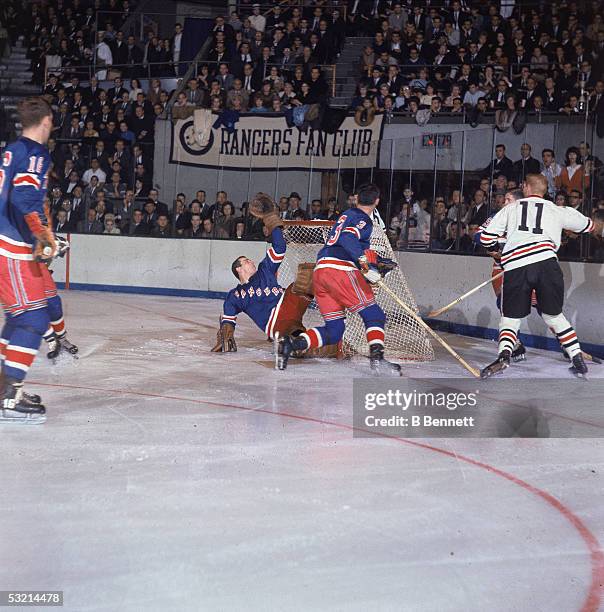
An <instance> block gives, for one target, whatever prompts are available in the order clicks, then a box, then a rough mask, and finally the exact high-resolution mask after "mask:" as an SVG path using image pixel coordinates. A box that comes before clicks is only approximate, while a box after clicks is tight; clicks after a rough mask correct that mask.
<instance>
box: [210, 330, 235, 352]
mask: <svg viewBox="0 0 604 612" xmlns="http://www.w3.org/2000/svg"><path fill="white" fill-rule="evenodd" d="M236 352H237V343H236V342H235V327H234V326H233V325H231V324H230V323H223V324H222V325H221V326H220V328H219V329H218V331H217V332H216V344H215V345H214V346H213V347H212V353H236Z"/></svg>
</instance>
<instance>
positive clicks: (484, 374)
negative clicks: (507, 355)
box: [480, 363, 510, 379]
mask: <svg viewBox="0 0 604 612" xmlns="http://www.w3.org/2000/svg"><path fill="white" fill-rule="evenodd" d="M509 367H510V366H509V365H508V364H507V363H501V364H497V365H496V366H494V367H493V366H487V367H486V368H484V370H481V371H480V378H483V379H485V378H491V376H496V375H497V374H501V373H502V372H503V371H504V370H507V369H508V368H509Z"/></svg>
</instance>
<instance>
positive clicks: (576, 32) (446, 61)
mask: <svg viewBox="0 0 604 612" xmlns="http://www.w3.org/2000/svg"><path fill="white" fill-rule="evenodd" d="M348 9H349V10H348V26H349V28H348V29H349V32H350V30H351V28H352V30H353V33H363V34H365V35H371V36H372V37H373V42H372V44H370V45H368V46H367V47H366V48H365V49H364V50H363V53H362V56H361V58H360V75H359V80H358V90H357V95H356V96H355V98H354V100H353V103H352V105H351V107H352V108H353V109H355V110H356V109H357V108H359V107H360V106H361V105H362V102H363V100H364V99H366V98H369V99H370V100H371V103H372V105H373V106H374V107H375V109H376V110H380V111H384V112H386V113H391V112H396V111H400V112H408V113H412V114H413V115H417V113H418V111H425V113H423V114H422V113H420V114H419V117H420V119H421V118H422V117H423V118H426V117H427V116H431V115H433V114H438V113H443V112H449V113H460V114H461V113H465V114H466V115H467V116H468V117H469V118H470V121H476V122H478V121H479V120H480V117H481V116H482V114H483V113H485V112H488V111H491V112H495V113H497V124H498V126H501V128H502V129H507V128H508V127H510V126H511V125H512V124H513V121H514V119H515V118H516V116H517V115H518V114H520V115H526V113H529V114H534V113H536V114H540V113H545V112H552V113H564V114H565V115H573V114H578V113H581V112H583V111H584V109H585V107H586V106H588V107H589V109H590V110H591V111H593V112H598V113H601V114H602V113H604V95H603V94H604V82H603V81H602V80H601V79H602V73H603V69H604V21H603V17H602V4H601V2H599V1H597V0H594V1H586V2H574V1H554V2H551V3H546V2H523V3H518V2H516V3H514V2H506V3H503V2H502V3H501V6H499V4H498V3H495V2H466V1H462V0H451V1H450V2H431V3H424V2H410V1H396V0H395V1H394V2H390V1H381V0H380V1H378V2H365V1H363V0H359V1H358V2H357V1H355V2H354V5H353V6H351V3H349V6H348ZM355 30H356V31H355ZM428 112H429V113H430V115H428ZM603 119H604V117H603ZM602 124H603V126H602V129H603V131H604V121H602Z"/></svg>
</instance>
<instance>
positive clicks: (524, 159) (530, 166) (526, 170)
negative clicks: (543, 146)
mask: <svg viewBox="0 0 604 612" xmlns="http://www.w3.org/2000/svg"><path fill="white" fill-rule="evenodd" d="M540 172H541V164H540V163H539V161H538V160H536V159H535V158H534V157H532V156H531V145H530V144H528V143H526V142H525V143H523V144H522V145H521V146H520V159H519V160H518V161H516V162H514V172H513V177H514V178H515V180H516V182H517V183H518V184H519V185H520V184H521V183H522V182H523V181H524V177H525V176H526V175H527V174H539V173H540Z"/></svg>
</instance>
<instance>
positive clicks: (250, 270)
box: [231, 255, 257, 285]
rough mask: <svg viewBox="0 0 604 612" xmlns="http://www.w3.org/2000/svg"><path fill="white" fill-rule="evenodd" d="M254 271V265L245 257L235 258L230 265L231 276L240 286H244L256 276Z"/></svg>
mask: <svg viewBox="0 0 604 612" xmlns="http://www.w3.org/2000/svg"><path fill="white" fill-rule="evenodd" d="M256 270H257V268H256V264H255V263H254V262H253V261H252V260H251V259H250V258H249V257H246V256H245V255H240V256H239V257H237V259H236V260H235V261H234V262H233V263H232V265H231V271H232V272H233V275H234V276H235V278H236V279H237V280H238V281H239V282H240V283H241V284H242V285H245V283H247V282H248V281H249V280H250V278H251V277H252V276H253V275H254V274H256Z"/></svg>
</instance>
